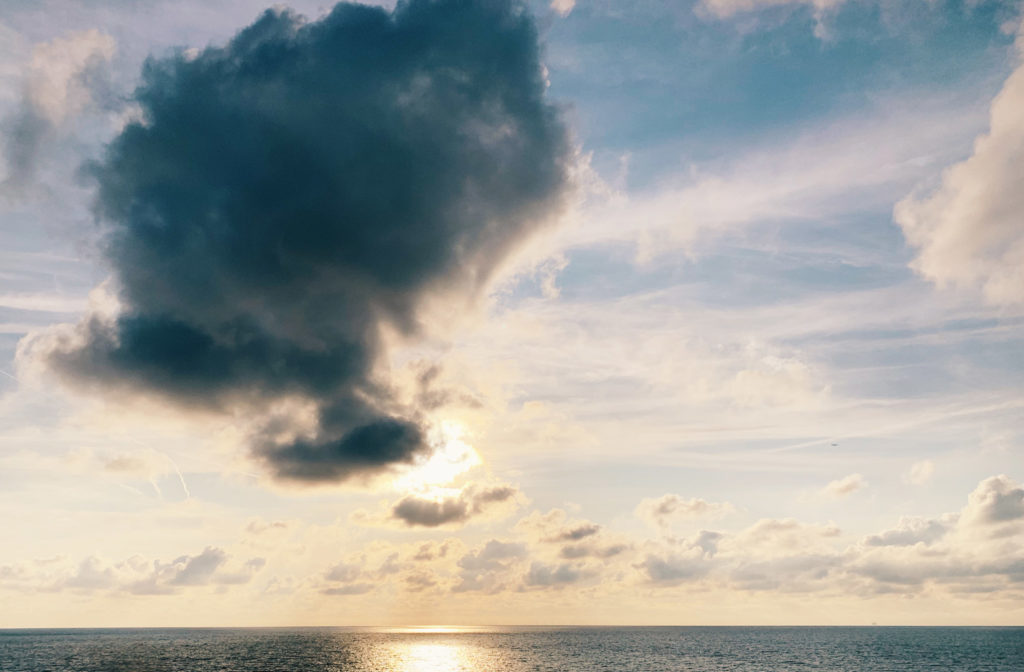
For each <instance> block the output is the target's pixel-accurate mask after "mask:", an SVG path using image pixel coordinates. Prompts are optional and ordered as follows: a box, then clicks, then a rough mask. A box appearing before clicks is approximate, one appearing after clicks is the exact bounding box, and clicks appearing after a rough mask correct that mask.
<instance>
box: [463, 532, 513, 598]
mask: <svg viewBox="0 0 1024 672" xmlns="http://www.w3.org/2000/svg"><path fill="white" fill-rule="evenodd" d="M526 557H527V549H526V544H521V543H516V542H510V541H500V540H498V539H492V540H490V541H488V542H487V543H486V544H484V546H483V547H482V548H479V549H477V550H475V551H470V552H469V553H466V554H465V555H463V556H462V557H461V558H459V561H458V567H459V582H458V583H457V584H456V585H455V586H454V587H453V588H452V591H453V592H456V593H464V592H470V591H483V592H488V593H494V592H498V591H501V590H503V589H504V588H506V587H507V581H508V580H509V577H508V572H509V570H510V569H511V568H512V567H514V566H515V565H516V564H517V563H519V561H521V560H523V559H524V558H526Z"/></svg>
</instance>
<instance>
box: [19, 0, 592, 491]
mask: <svg viewBox="0 0 1024 672" xmlns="http://www.w3.org/2000/svg"><path fill="white" fill-rule="evenodd" d="M545 89H546V84H545V81H544V75H543V67H542V65H541V63H540V58H539V45H538V38H537V31H536V27H535V25H534V22H533V19H532V18H531V16H530V15H529V14H528V12H527V11H526V10H525V8H524V7H523V6H522V5H521V4H520V3H519V2H516V1H514V0H410V1H408V2H401V3H399V5H398V6H397V8H396V9H395V10H394V11H393V12H388V11H386V10H384V9H381V8H376V7H368V6H363V5H356V4H339V5H337V6H336V7H335V8H334V9H333V10H332V11H331V12H330V13H329V14H328V15H327V16H325V17H324V18H322V19H320V20H317V21H312V22H309V21H306V20H304V19H302V18H301V17H299V16H296V15H294V14H292V13H290V12H288V11H276V10H275V11H267V12H266V13H264V14H263V15H262V16H261V17H260V18H259V19H258V20H257V21H256V22H255V23H253V24H252V25H251V26H249V27H247V28H245V29H244V30H242V31H241V32H239V33H238V34H237V35H236V36H235V37H234V38H233V39H232V40H231V41H230V42H228V43H227V44H226V45H225V46H222V47H210V48H207V49H205V50H203V51H201V52H199V53H198V54H195V53H188V52H185V51H182V52H181V53H178V54H176V55H173V56H170V57H167V58H162V59H150V60H149V61H148V62H147V63H146V65H145V67H144V69H143V72H142V79H141V84H140V86H139V87H138V89H137V90H136V92H135V95H134V101H135V102H136V103H137V104H138V105H139V107H140V109H141V119H142V120H141V121H140V122H138V123H132V124H129V125H128V126H126V127H125V128H124V130H123V131H122V132H121V133H120V135H118V136H117V137H116V138H115V139H114V140H113V141H112V142H111V143H110V144H109V146H108V147H107V149H106V152H105V154H104V156H103V157H102V158H101V159H99V160H98V161H96V162H94V163H92V164H91V165H89V166H88V167H87V170H86V172H87V173H88V174H89V175H91V176H92V178H93V179H94V180H95V183H96V185H97V199H96V206H95V207H96V213H97V217H98V219H99V220H100V221H101V223H102V224H103V226H104V227H105V228H104V231H105V236H106V237H105V247H104V251H105V255H106V258H107V260H108V261H109V263H110V265H111V267H112V269H113V271H114V281H115V284H114V286H115V287H116V291H117V292H118V298H119V302H120V305H121V309H120V312H119V313H118V314H117V315H116V316H113V317H111V316H101V315H98V314H93V315H90V316H87V317H86V318H85V319H84V320H83V321H82V322H81V323H80V324H78V325H77V326H76V327H75V329H74V331H73V332H72V331H65V332H61V334H59V335H55V336H53V337H51V338H50V339H49V340H46V341H45V342H42V341H40V342H38V343H37V344H36V345H35V346H32V344H30V347H38V348H40V349H42V351H43V357H44V359H45V361H47V362H48V364H49V365H50V366H51V368H53V369H54V370H56V371H57V372H58V373H60V374H62V376H63V377H64V378H65V379H67V380H69V381H70V382H72V383H73V384H78V385H79V386H83V385H84V386H88V387H90V388H100V389H114V390H117V391H119V392H128V393H137V392H140V391H141V392H146V393H151V394H156V395H160V396H162V397H163V398H165V399H167V400H169V401H171V402H172V403H175V404H177V405H179V406H181V407H184V408H187V409H191V408H201V409H206V410H211V409H212V410H220V409H226V408H228V407H231V406H235V405H237V404H247V405H249V406H250V407H255V408H258V407H259V405H260V404H264V405H265V404H268V403H269V402H272V401H274V400H277V399H282V398H285V397H287V398H299V399H304V400H306V401H310V402H312V403H313V404H314V405H315V408H316V415H317V421H316V427H315V430H313V431H311V432H308V436H306V435H304V437H303V438H299V439H294V438H290V439H287V440H286V439H282V438H280V437H282V436H294V432H291V433H290V434H289V432H288V431H282V430H281V428H280V427H277V428H276V429H275V428H274V427H273V426H271V427H268V428H267V430H266V431H264V432H262V433H261V434H260V435H258V436H256V437H255V438H254V440H253V443H254V445H253V450H254V452H255V454H256V455H257V456H259V457H260V458H261V459H262V460H263V461H264V462H265V463H266V464H267V465H268V466H269V467H270V469H271V470H272V472H273V473H274V474H275V475H277V476H278V477H281V478H284V479H290V480H293V481H300V482H307V483H309V482H337V481H341V480H344V479H347V478H350V477H353V476H361V475H366V474H372V473H377V472H380V471H382V470H386V469H388V468H389V467H391V466H393V465H397V464H402V463H411V462H412V461H414V460H415V459H417V457H419V456H421V455H423V454H425V453H427V452H429V447H428V446H427V444H426V440H425V427H424V426H423V420H422V414H421V412H420V410H421V409H418V408H415V407H413V408H409V407H403V406H402V405H400V404H399V403H398V402H397V401H396V399H395V395H394V393H393V392H392V391H391V390H390V388H389V386H388V384H387V381H385V380H380V379H379V377H378V376H376V375H375V373H374V371H375V364H376V363H377V362H379V361H380V359H381V357H382V355H383V354H384V346H383V342H382V333H383V332H384V331H385V330H391V331H394V332H397V333H398V334H400V335H402V336H404V337H406V338H414V337H416V336H417V335H419V334H421V332H422V327H421V320H420V316H421V314H422V309H423V306H424V302H425V300H426V299H427V298H428V297H430V296H436V295H440V294H443V293H446V292H456V293H458V296H459V297H461V300H462V301H465V300H466V299H467V298H468V299H472V298H474V297H476V296H478V295H479V293H480V292H481V291H482V290H483V289H484V288H485V287H486V285H487V283H488V281H489V280H490V278H491V277H492V275H493V272H494V270H495V268H496V267H497V266H498V265H499V264H500V263H501V262H502V261H503V260H504V259H505V258H507V256H508V255H509V254H510V253H511V252H512V251H513V250H514V249H515V248H516V247H517V245H518V244H520V243H522V242H523V240H524V239H525V238H526V237H528V236H529V235H530V234H531V233H533V232H534V231H535V230H536V229H537V228H538V227H539V226H541V225H542V224H543V222H545V221H550V219H551V217H552V215H553V214H554V213H556V212H557V211H558V209H559V208H560V207H561V205H562V203H563V201H564V196H565V194H566V192H567V188H568V166H569V161H570V159H571V151H572V150H571V144H570V142H569V138H568V135H567V131H566V129H565V127H564V125H563V123H562V121H561V119H560V115H559V111H558V109H557V108H556V107H555V106H554V105H552V104H551V103H549V102H548V101H547V100H546V99H545ZM270 424H271V425H273V423H270ZM285 429H287V428H285Z"/></svg>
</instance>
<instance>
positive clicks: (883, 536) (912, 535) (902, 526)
mask: <svg viewBox="0 0 1024 672" xmlns="http://www.w3.org/2000/svg"><path fill="white" fill-rule="evenodd" d="M951 522H955V520H953V521H950V520H945V521H942V520H935V519H930V518H913V517H909V518H908V517H903V518H900V521H899V523H898V524H897V525H896V527H895V528H893V529H891V530H886V531H884V532H881V533H879V534H872V535H869V536H868V537H866V538H865V539H864V544H865V545H866V546H913V545H914V544H925V545H929V544H932V543H934V542H936V541H938V540H939V539H941V538H942V537H943V536H945V535H946V533H947V532H949V529H950V523H951Z"/></svg>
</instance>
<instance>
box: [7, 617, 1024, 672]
mask: <svg viewBox="0 0 1024 672" xmlns="http://www.w3.org/2000/svg"><path fill="white" fill-rule="evenodd" d="M0 670H2V671H3V672H9V671H10V672H214V671H217V672H236V671H237V672H243V671H244V672H312V671H314V670H316V671H320V670H325V671H326V670H330V671H334V672H370V671H373V672H548V671H550V672H577V671H578V672H594V671H597V670H608V671H614V672H683V671H693V672H697V671H700V672H717V671H726V670H728V671H730V672H732V671H741V670H742V671H744V672H748V671H749V672H753V671H764V672H769V671H770V672H791V671H797V670H799V671H801V672H807V671H809V670H828V671H829V672H881V671H883V670H884V671H887V672H916V671H918V670H931V671H935V670H945V671H954V672H955V671H962V672H982V671H989V670H993V671H995V670H999V671H1007V672H1009V671H1024V628H964V627H956V628H940V627H915V628H903V627H657V628H651V627H632V628H608V627H587V628H576V627H522V628H505V627H495V628H484V627H471V628H454V627H452V628H449V627H444V628H442V627H437V628H426V627H422V628H269V629H268V628H257V629H253V628H244V629H237V628H231V629H180V628H175V629H103V630H78V629H76V630H0Z"/></svg>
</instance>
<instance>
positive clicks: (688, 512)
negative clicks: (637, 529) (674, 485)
mask: <svg viewBox="0 0 1024 672" xmlns="http://www.w3.org/2000/svg"><path fill="white" fill-rule="evenodd" d="M733 511H734V509H733V506H732V505H731V504H729V503H728V502H709V501H707V500H704V499H700V498H699V497H691V498H690V499H686V498H684V497H681V496H679V495H674V494H665V495H662V496H661V497H658V498H654V499H644V500H643V501H641V502H640V504H639V505H638V506H637V507H636V512H635V513H636V515H637V517H639V518H640V519H641V520H644V521H646V522H647V523H649V524H651V525H653V526H654V527H657V528H667V527H669V526H671V525H672V523H673V522H675V521H678V520H683V519H688V518H703V517H707V518H718V517H721V516H724V515H727V514H729V513H732V512H733Z"/></svg>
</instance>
